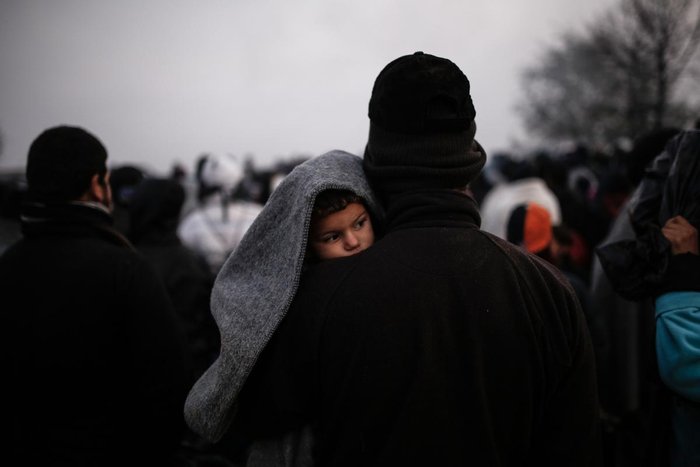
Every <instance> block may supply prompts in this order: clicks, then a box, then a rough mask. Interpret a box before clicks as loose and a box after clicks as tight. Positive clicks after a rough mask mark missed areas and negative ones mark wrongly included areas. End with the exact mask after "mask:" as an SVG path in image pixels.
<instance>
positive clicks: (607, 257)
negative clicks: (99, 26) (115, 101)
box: [0, 52, 700, 467]
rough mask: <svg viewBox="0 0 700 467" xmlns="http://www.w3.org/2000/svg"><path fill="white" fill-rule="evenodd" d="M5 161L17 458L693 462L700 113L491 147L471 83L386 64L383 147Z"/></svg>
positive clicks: (63, 130) (437, 71)
mask: <svg viewBox="0 0 700 467" xmlns="http://www.w3.org/2000/svg"><path fill="white" fill-rule="evenodd" d="M108 153H109V151H108V148H106V147H105V146H104V145H103V144H102V143H101V141H100V139H99V135H95V134H93V133H92V132H90V130H89V129H86V128H82V127H76V126H67V125H58V126H55V127H52V128H48V129H46V130H45V131H44V132H42V133H41V134H40V135H38V136H37V137H36V139H35V140H34V141H33V142H32V144H31V146H30V147H29V148H28V154H27V165H26V172H25V173H24V174H23V176H22V177H18V178H14V179H10V180H7V181H5V182H4V183H3V184H2V190H1V191H0V197H1V201H2V206H1V213H2V223H1V224H0V242H2V244H1V245H0V254H1V256H0V283H1V284H2V296H3V298H4V303H5V304H6V305H5V306H3V311H2V313H1V315H2V329H3V330H4V332H5V338H4V339H3V342H4V345H5V347H4V348H3V352H2V353H3V359H4V360H3V361H4V363H6V367H7V368H9V377H8V385H7V386H8V389H9V396H10V397H9V399H8V401H11V403H10V404H8V405H9V410H8V412H9V418H8V420H9V421H10V423H9V425H10V427H11V436H10V438H9V441H10V443H9V445H10V452H11V458H12V460H13V462H12V463H11V465H47V466H48V465H52V466H54V465H55V466H59V465H60V466H68V465H71V466H96V465H100V466H102V465H104V466H111V465H114V466H116V465H148V466H158V465H162V466H175V467H177V466H182V467H185V466H192V467H196V466H204V465H207V466H222V467H227V466H228V467H231V466H242V465H249V466H311V465H318V466H326V465H332V466H345V465H347V466H351V465H352V466H357V465H362V466H364V465H484V466H487V465H488V466H516V465H538V466H545V465H551V466H554V465H556V466H577V465H581V466H610V467H627V466H640V465H650V466H652V465H653V466H665V465H668V466H686V465H693V466H698V465H700V363H699V362H700V318H699V317H700V293H698V290H699V287H700V277H699V276H700V264H699V263H698V258H700V256H698V236H697V228H698V225H699V223H700V207H699V206H698V200H699V194H700V191H699V189H700V173H698V165H699V162H698V161H699V160H700V131H699V129H698V128H697V125H696V128H694V129H683V128H658V129H654V130H650V131H649V132H648V133H645V134H643V135H638V137H637V138H636V139H635V140H634V143H633V145H632V146H631V147H630V148H621V147H617V148H616V149H615V150H614V151H612V152H602V151H600V150H597V149H596V148H591V147H588V146H586V145H585V144H580V145H578V146H576V147H575V148H570V149H568V150H564V151H562V150H556V151H555V150H551V151H546V150H542V151H539V152H537V153H533V154H509V153H505V152H501V153H497V154H490V155H488V156H487V155H486V153H485V151H484V149H483V147H482V146H481V145H480V144H479V143H478V134H477V127H476V110H475V108H474V105H473V103H472V100H471V94H470V84H469V81H468V79H467V77H466V76H465V74H464V73H463V72H462V71H461V70H460V68H459V67H458V66H457V65H456V64H455V63H453V62H452V61H450V60H448V59H445V58H441V57H436V56H433V55H429V54H424V53H422V52H416V53H415V54H411V55H406V56H403V57H399V58H397V59H396V60H394V61H392V62H390V63H389V64H388V65H387V66H386V67H385V68H384V69H383V70H382V71H381V72H380V73H379V75H378V76H377V78H376V81H375V84H374V87H373V90H372V94H371V96H370V99H369V136H368V141H367V145H366V149H365V152H364V154H362V155H353V154H350V153H347V152H344V151H340V150H336V151H331V152H329V153H326V154H323V155H319V156H316V157H311V158H308V159H303V160H295V161H293V162H287V163H280V164H278V165H277V166H275V167H274V168H273V169H270V170H256V169H255V167H254V166H253V165H252V164H251V163H250V162H247V163H244V162H242V161H240V160H237V159H236V158H234V157H232V156H220V155H215V154H203V155H201V156H200V157H198V158H197V161H196V163H195V165H194V167H192V168H191V172H190V173H188V172H189V171H188V170H186V169H184V168H182V167H176V168H175V169H174V170H173V172H172V173H171V174H169V175H168V176H165V177H163V176H157V175H154V174H150V173H148V172H147V171H145V170H143V169H142V168H139V167H136V166H131V165H129V166H126V165H125V166H111V167H110V164H109V162H108Z"/></svg>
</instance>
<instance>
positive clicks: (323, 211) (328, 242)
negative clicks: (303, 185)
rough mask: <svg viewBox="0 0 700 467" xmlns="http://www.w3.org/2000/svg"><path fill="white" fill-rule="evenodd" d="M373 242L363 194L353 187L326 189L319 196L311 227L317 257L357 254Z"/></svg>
mask: <svg viewBox="0 0 700 467" xmlns="http://www.w3.org/2000/svg"><path fill="white" fill-rule="evenodd" d="M373 243H374V229H373V227H372V221H371V220H370V216H369V214H368V213H367V208H366V207H365V203H364V201H363V200H362V198H361V197H359V196H358V195H356V194H355V193H353V192H352V191H349V190H326V191H323V192H321V193H320V194H319V195H318V196H317V197H316V201H315V203H314V208H313V211H312V214H311V227H310V229H309V246H310V247H311V253H313V259H315V260H328V259H334V258H341V257H344V256H352V255H356V254H357V253H359V252H361V251H364V250H366V249H367V248H368V247H370V246H372V244H373ZM310 259H311V258H310Z"/></svg>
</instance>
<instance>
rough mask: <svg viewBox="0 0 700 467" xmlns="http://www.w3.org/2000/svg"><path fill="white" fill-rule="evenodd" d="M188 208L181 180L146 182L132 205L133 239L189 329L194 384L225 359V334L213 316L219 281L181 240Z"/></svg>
mask: <svg viewBox="0 0 700 467" xmlns="http://www.w3.org/2000/svg"><path fill="white" fill-rule="evenodd" d="M184 202H185V189H184V188H183V187H182V185H180V184H179V183H178V182H176V181H175V180H169V179H160V178H149V179H146V180H144V181H142V182H141V183H140V184H139V185H138V186H137V187H136V188H135V190H134V192H133V194H132V196H131V200H130V203H129V226H130V230H129V239H130V240H131V242H132V243H133V244H134V246H135V247H136V248H137V249H138V251H139V252H141V254H143V256H144V257H145V258H146V259H147V260H148V261H149V262H150V263H151V265H152V266H153V267H154V268H155V270H156V271H157V272H158V275H159V276H160V278H161V279H162V280H163V283H164V284H165V289H166V290H167V292H168V295H169V297H170V299H171V301H172V303H173V307H174V309H175V313H176V315H177V316H178V317H179V318H180V319H181V322H182V324H183V325H184V329H185V335H186V336H187V344H188V347H189V350H190V352H189V353H190V355H191V356H192V371H193V375H192V382H194V381H196V379H197V378H199V377H200V376H201V374H202V373H203V372H204V370H206V369H207V368H208V367H209V365H211V364H212V362H213V361H214V359H215V358H216V356H217V355H218V354H219V331H218V329H217V328H216V323H215V322H214V319H213V318H212V316H211V313H210V311H209V295H210V293H211V287H212V285H213V284H214V277H212V275H211V273H210V271H209V267H208V265H207V263H206V262H205V261H204V259H203V258H201V257H200V256H198V255H197V254H195V253H194V251H192V250H190V249H189V248H188V247H186V246H185V245H183V244H182V242H181V241H180V238H179V237H178V235H177V227H178V223H179V221H180V213H181V211H182V206H183V204H184Z"/></svg>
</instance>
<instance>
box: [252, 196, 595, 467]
mask: <svg viewBox="0 0 700 467" xmlns="http://www.w3.org/2000/svg"><path fill="white" fill-rule="evenodd" d="M465 199H466V197H465ZM466 207H467V204H465V208H466ZM445 213H446V212H445V210H443V211H442V212H441V213H440V214H436V215H433V216H427V217H426V216H425V215H424V213H423V215H421V219H420V220H417V218H416V217H413V216H411V215H410V214H409V215H407V216H405V217H404V221H406V223H404V224H402V223H401V222H398V223H394V224H393V225H392V227H391V231H390V232H389V233H388V234H387V235H386V236H385V237H384V238H383V239H382V240H380V241H379V242H377V243H376V244H375V245H374V246H373V247H372V248H370V249H369V250H368V251H367V252H365V253H362V254H360V255H358V256H356V257H352V258H350V259H348V260H340V261H332V262H329V263H325V264H322V265H319V266H317V267H316V268H314V269H312V270H311V271H310V272H309V274H308V275H307V277H306V278H305V280H304V281H303V283H302V285H301V288H300V292H299V294H298V296H297V299H296V300H295V302H294V304H293V305H292V308H291V309H290V311H289V314H288V315H287V317H286V318H285V321H284V322H283V324H282V327H281V328H280V331H279V334H278V335H277V337H276V340H274V341H273V343H272V346H271V348H270V349H269V351H268V354H267V356H266V358H267V359H268V360H263V361H262V362H261V363H262V364H267V365H270V366H268V367H267V368H268V371H270V373H268V375H275V376H274V377H272V379H271V380H265V377H264V376H257V377H258V378H262V381H263V382H262V383H261V387H265V388H267V390H268V391H271V392H272V394H273V395H272V396H271V397H270V398H269V399H268V402H270V401H272V403H273V404H277V405H276V407H274V408H275V409H277V410H279V411H280V413H292V414H294V413H296V414H299V415H300V416H301V417H303V416H304V414H306V416H308V414H319V422H318V435H319V436H318V450H317V453H316V454H317V459H318V461H319V465H468V464H470V463H471V464H473V465H528V464H536V465H591V464H592V459H595V456H596V455H597V454H598V453H597V451H596V448H597V444H596V443H597V434H596V433H597V430H596V424H597V411H596V406H597V397H596V388H595V378H594V359H593V353H592V349H591V345H590V339H589V336H588V331H587V328H586V327H585V323H584V318H583V314H582V313H581V311H580V309H579V306H578V304H577V302H576V299H575V296H574V294H573V292H572V290H571V289H570V288H569V287H568V286H567V285H564V281H563V279H561V276H559V275H558V274H557V273H556V272H554V271H553V268H550V267H548V266H547V265H546V264H545V263H543V262H542V261H540V260H538V259H537V258H534V257H531V256H526V255H525V254H524V253H522V252H521V251H520V250H517V249H516V248H515V247H513V246H511V245H509V244H507V243H505V242H504V241H501V240H499V239H497V238H495V237H493V236H490V235H488V234H486V233H484V232H481V231H479V230H478V228H477V227H476V225H475V224H474V220H473V217H472V218H470V217H469V213H467V212H466V210H462V209H461V208H457V209H456V210H453V211H452V212H450V213H449V216H445ZM390 222H391V219H390ZM309 333H310V334H311V336H310V338H309V337H307V336H308V335H309ZM263 362H271V363H263ZM268 377H269V376H268ZM270 388H277V389H270ZM273 410H274V409H273Z"/></svg>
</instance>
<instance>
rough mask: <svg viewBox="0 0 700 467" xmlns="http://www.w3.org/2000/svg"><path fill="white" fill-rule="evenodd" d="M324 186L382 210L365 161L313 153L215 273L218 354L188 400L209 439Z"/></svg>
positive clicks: (221, 424) (227, 419)
mask: <svg viewBox="0 0 700 467" xmlns="http://www.w3.org/2000/svg"><path fill="white" fill-rule="evenodd" d="M327 189H342V190H350V191H352V192H354V193H355V194H357V195H358V196H360V197H361V198H362V199H363V200H365V202H366V204H367V207H368V208H369V210H370V211H371V212H372V213H373V214H374V215H375V216H377V215H378V214H379V208H378V205H377V203H376V201H375V199H374V195H373V194H372V191H371V189H370V187H369V184H368V183H367V180H366V179H365V177H364V174H363V172H362V159H360V158H359V157H357V156H354V155H352V154H349V153H346V152H342V151H331V152H329V153H326V154H324V155H322V156H319V157H316V158H313V159H310V160H308V161H306V162H304V163H302V164H300V165H299V166H297V167H296V168H295V169H294V170H293V171H292V172H291V173H290V174H289V175H287V176H286V177H285V178H284V180H283V181H282V182H281V183H280V185H279V186H278V187H277V189H276V190H275V191H274V192H273V193H272V195H271V196H270V199H269V200H268V202H267V204H266V205H265V207H264V209H263V210H262V212H261V213H260V215H259V216H258V217H257V218H256V219H255V221H254V222H253V224H252V225H251V227H250V229H249V230H248V231H247V233H246V234H245V236H244V237H243V239H242V241H241V243H240V245H239V247H238V248H237V249H236V250H235V251H234V252H233V254H232V255H231V256H230V257H229V258H228V260H227V261H226V263H225V264H224V266H223V268H222V270H221V272H220V273H219V275H218V277H217V278H216V282H215V284H214V289H213V291H212V296H211V310H212V314H213V315H214V319H215V320H216V322H217V325H218V327H219V332H220V334H221V352H220V355H219V357H218V358H217V359H216V361H215V362H214V364H213V365H212V366H211V367H209V369H208V370H207V371H206V372H205V373H204V375H203V376H202V377H201V378H200V379H199V381H197V382H196V384H195V385H194V387H193V388H192V389H191V391H190V394H189V396H188V398H187V402H186V404H185V418H186V420H187V423H188V424H189V426H190V427H191V428H192V429H193V430H194V431H195V432H197V433H199V434H200V435H201V436H203V437H204V438H206V439H208V440H210V441H218V440H219V439H221V437H222V436H223V435H224V433H225V432H226V430H227V428H228V427H229V424H230V423H231V421H232V419H233V418H234V417H235V416H236V410H237V402H238V396H239V394H240V392H241V390H242V389H243V387H244V385H245V383H246V380H247V378H248V375H249V374H250V372H251V370H252V369H253V367H254V365H255V363H256V361H257V359H258V357H259V356H260V354H261V352H262V351H263V349H264V348H265V346H266V345H267V343H268V341H269V339H270V338H271V336H272V334H273V333H274V332H275V330H276V328H277V326H278V324H279V323H280V321H281V320H282V318H283V317H284V315H285V314H286V312H287V309H288V308H289V305H290V303H291V302H292V299H293V298H294V296H295V294H296V290H297V287H298V285H299V281H300V279H301V276H302V269H303V266H304V264H305V256H306V251H307V236H308V231H309V224H310V221H311V213H312V208H313V205H314V201H315V198H316V195H318V194H319V193H320V192H322V191H324V190H327Z"/></svg>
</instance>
